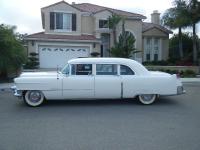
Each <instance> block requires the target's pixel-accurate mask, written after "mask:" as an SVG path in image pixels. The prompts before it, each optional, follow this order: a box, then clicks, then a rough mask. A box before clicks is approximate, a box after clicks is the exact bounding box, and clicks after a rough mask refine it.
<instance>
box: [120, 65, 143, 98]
mask: <svg viewBox="0 0 200 150" xmlns="http://www.w3.org/2000/svg"><path fill="white" fill-rule="evenodd" d="M120 76H121V80H122V91H123V92H122V93H123V94H122V97H123V98H133V97H134V96H135V94H136V93H137V92H138V91H137V90H138V87H140V85H138V82H137V78H136V75H135V72H134V71H133V70H132V69H131V68H130V67H129V66H127V65H120Z"/></svg>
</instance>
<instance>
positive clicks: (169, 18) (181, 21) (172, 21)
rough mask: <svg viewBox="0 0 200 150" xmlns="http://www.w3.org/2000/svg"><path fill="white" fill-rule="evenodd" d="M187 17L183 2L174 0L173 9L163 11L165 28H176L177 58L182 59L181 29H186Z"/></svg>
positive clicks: (182, 0) (185, 6)
mask: <svg viewBox="0 0 200 150" xmlns="http://www.w3.org/2000/svg"><path fill="white" fill-rule="evenodd" d="M186 16H187V5H186V2H185V1H184V0H175V1H174V7H172V8H169V9H167V10H166V11H165V13H164V15H163V17H162V22H163V24H164V25H165V26H168V27H169V28H172V29H176V28H178V35H179V36H178V37H179V56H180V58H181V59H182V58H183V50H182V49H183V46H182V31H181V30H182V28H184V27H186V26H187V24H188V21H189V20H188V17H186Z"/></svg>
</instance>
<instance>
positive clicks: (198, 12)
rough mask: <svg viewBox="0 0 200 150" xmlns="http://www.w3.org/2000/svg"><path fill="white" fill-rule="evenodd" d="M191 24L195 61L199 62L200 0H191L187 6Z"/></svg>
mask: <svg viewBox="0 0 200 150" xmlns="http://www.w3.org/2000/svg"><path fill="white" fill-rule="evenodd" d="M187 10H188V19H189V23H188V25H189V26H192V28H193V62H194V63H197V35H196V24H197V23H198V22H199V21H200V2H198V0H189V4H188V7H187Z"/></svg>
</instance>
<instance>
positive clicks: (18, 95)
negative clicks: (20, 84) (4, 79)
mask: <svg viewBox="0 0 200 150" xmlns="http://www.w3.org/2000/svg"><path fill="white" fill-rule="evenodd" d="M10 89H11V90H12V92H13V94H14V96H16V97H22V91H21V90H18V89H17V86H15V85H14V86H12V87H11V88H10Z"/></svg>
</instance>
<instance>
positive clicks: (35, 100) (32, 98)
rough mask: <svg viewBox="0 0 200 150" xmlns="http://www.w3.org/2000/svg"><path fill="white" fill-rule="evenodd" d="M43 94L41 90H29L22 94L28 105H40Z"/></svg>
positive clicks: (42, 100)
mask: <svg viewBox="0 0 200 150" xmlns="http://www.w3.org/2000/svg"><path fill="white" fill-rule="evenodd" d="M44 99H45V98H44V94H43V93H42V92H41V91H37V90H31V91H27V92H26V93H25V95H24V101H25V103H26V104H27V105H28V106H32V107H36V106H40V105H41V104H42V103H43V102H44Z"/></svg>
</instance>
